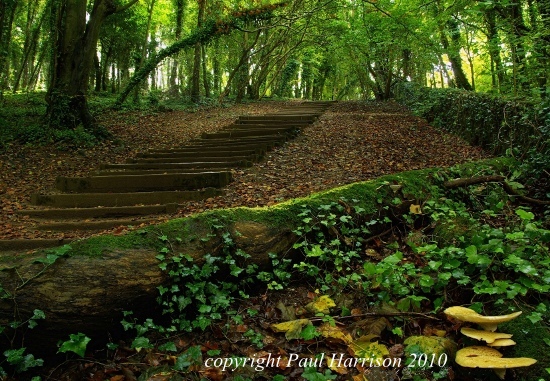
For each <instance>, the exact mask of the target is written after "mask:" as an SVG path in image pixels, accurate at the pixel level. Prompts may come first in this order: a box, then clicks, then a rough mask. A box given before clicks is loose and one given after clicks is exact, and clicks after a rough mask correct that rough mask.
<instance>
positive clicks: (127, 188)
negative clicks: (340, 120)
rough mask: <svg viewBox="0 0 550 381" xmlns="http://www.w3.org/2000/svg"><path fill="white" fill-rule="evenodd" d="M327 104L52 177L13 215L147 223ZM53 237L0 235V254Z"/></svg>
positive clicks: (246, 163) (212, 188)
mask: <svg viewBox="0 0 550 381" xmlns="http://www.w3.org/2000/svg"><path fill="white" fill-rule="evenodd" d="M331 103H332V102H306V103H300V104H296V105H292V106H289V107H287V108H284V109H282V110H280V111H279V112H277V113H271V114H265V115H249V116H241V117H239V118H238V119H237V120H236V121H235V122H234V123H233V124H231V125H229V126H227V127H225V128H224V129H222V130H220V131H218V132H216V133H208V134H203V135H202V136H201V137H200V138H199V139H195V140H192V141H190V142H187V144H186V145H184V146H182V147H178V148H174V149H166V150H150V151H148V152H143V153H140V154H138V155H137V156H136V157H135V158H131V159H128V160H126V163H124V164H102V165H101V166H100V168H99V169H98V170H97V171H95V172H93V173H90V174H89V175H88V176H86V177H59V178H58V179H57V180H56V183H55V187H56V190H57V192H56V193H52V194H33V195H32V197H31V203H32V204H33V205H35V208H34V209H27V210H22V211H20V212H19V213H20V214H21V215H25V216H28V218H29V219H32V220H35V221H37V226H36V229H38V230H42V231H74V230H89V231H100V230H104V229H109V228H113V227H116V226H121V225H122V226H131V225H139V224H142V223H148V222H152V221H155V220H156V219H157V217H155V215H166V214H173V213H175V212H176V211H177V210H178V208H181V207H184V206H185V203H186V202H188V201H197V200H202V199H206V198H210V197H214V196H219V195H222V194H223V190H222V188H223V187H224V186H226V185H227V184H229V183H230V182H231V180H232V174H231V170H232V169H235V168H243V167H250V166H252V165H253V164H254V163H256V162H259V161H261V160H262V159H263V158H264V156H265V155H266V153H267V152H268V151H270V150H272V149H273V148H274V147H276V146H280V145H282V144H284V143H285V142H286V141H287V140H289V139H292V138H294V137H295V136H296V135H297V134H298V133H299V132H300V129H301V128H302V127H304V126H307V125H309V124H311V123H313V122H314V121H315V120H316V119H317V118H318V117H319V116H320V115H321V114H322V113H323V112H324V111H325V110H326V109H327V108H328V107H329V106H330V104H331ZM64 243H66V242H61V241H59V240H48V239H42V240H6V241H2V240H0V251H2V250H17V249H33V248H37V247H47V246H56V245H59V244H64Z"/></svg>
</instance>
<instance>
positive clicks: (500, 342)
mask: <svg viewBox="0 0 550 381" xmlns="http://www.w3.org/2000/svg"><path fill="white" fill-rule="evenodd" d="M487 345H488V346H490V347H510V346H512V345H516V342H515V341H514V340H512V339H496V340H495V341H493V342H492V343H488V344H487Z"/></svg>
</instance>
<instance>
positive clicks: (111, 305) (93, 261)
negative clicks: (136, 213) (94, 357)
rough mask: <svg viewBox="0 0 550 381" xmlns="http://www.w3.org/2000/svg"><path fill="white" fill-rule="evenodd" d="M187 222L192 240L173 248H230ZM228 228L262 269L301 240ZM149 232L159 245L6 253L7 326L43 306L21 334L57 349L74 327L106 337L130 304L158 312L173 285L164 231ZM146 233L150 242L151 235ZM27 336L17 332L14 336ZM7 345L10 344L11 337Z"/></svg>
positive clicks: (253, 228)
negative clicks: (161, 290) (162, 263)
mask: <svg viewBox="0 0 550 381" xmlns="http://www.w3.org/2000/svg"><path fill="white" fill-rule="evenodd" d="M185 222H187V224H185ZM185 222H184V224H185V226H184V225H182V231H187V232H188V236H189V237H191V238H190V239H186V240H185V242H183V241H182V242H181V243H177V242H172V243H170V247H171V249H172V251H173V252H174V253H185V254H188V255H190V256H191V257H192V258H193V259H194V260H195V261H196V263H198V264H200V263H201V262H202V259H203V256H204V255H205V254H206V253H211V254H212V255H216V254H219V252H220V251H221V250H222V248H223V244H222V240H221V238H220V237H214V238H212V239H211V240H210V241H208V242H206V243H204V242H203V241H202V240H200V239H197V238H196V237H201V236H202V237H204V236H206V233H205V231H206V229H207V227H206V226H204V225H201V224H199V225H197V224H196V223H191V222H189V221H186V220H185ZM228 229H229V231H232V232H233V236H234V238H233V240H234V243H235V248H236V249H241V250H243V251H244V252H246V253H248V254H250V259H249V261H250V262H251V263H254V264H256V265H258V266H259V267H265V266H266V265H268V264H269V263H270V259H269V256H268V253H270V252H273V253H282V252H285V251H287V250H288V249H289V248H291V247H292V244H293V243H294V240H295V239H294V235H293V234H292V233H291V232H290V231H289V230H283V229H275V228H272V227H269V226H267V225H266V224H261V223H257V222H252V221H244V222H242V221H241V222H235V223H233V224H232V225H231V226H229V227H228ZM237 231H238V234H236V233H235V232H237ZM147 234H148V235H154V237H150V238H151V241H152V242H153V243H156V245H153V244H150V245H149V246H146V247H141V248H127V249H114V250H108V249H107V250H105V251H104V252H103V253H102V254H101V255H96V256H90V255H89V254H86V253H80V252H79V247H80V246H79V244H75V246H74V249H72V250H71V255H69V256H59V257H58V258H55V257H52V255H54V254H52V253H50V254H49V258H50V259H49V262H52V263H48V260H47V261H46V263H44V253H37V254H33V255H30V256H24V255H21V256H17V257H7V258H6V257H4V258H1V257H0V269H1V270H2V271H0V284H1V285H2V288H3V289H4V290H5V295H4V296H6V297H4V298H3V299H0V324H1V325H2V326H4V325H6V324H9V323H10V322H12V321H14V320H16V321H25V320H26V319H28V318H29V317H30V316H32V315H33V311H34V310H35V309H39V310H42V311H43V312H44V314H45V316H46V318H45V320H40V321H38V327H37V328H36V329H32V330H31V329H24V330H20V331H24V332H18V335H22V334H24V335H25V337H24V341H25V345H26V346H32V344H35V345H37V346H38V347H39V348H38V349H39V350H40V349H46V348H50V349H53V350H57V347H56V345H55V343H57V341H58V340H61V339H63V340H66V339H67V338H68V334H70V333H77V332H82V333H84V334H86V335H88V336H89V337H91V338H92V339H96V341H98V340H99V341H100V342H105V341H106V340H107V334H108V333H109V332H110V331H111V332H112V331H113V330H116V329H119V328H120V321H121V319H122V312H123V311H125V310H134V311H138V312H139V311H141V313H146V314H153V315H154V314H155V312H158V306H157V302H156V301H155V299H156V297H157V296H158V290H157V287H159V286H161V285H166V284H167V282H168V281H169V279H168V276H167V273H166V272H164V271H162V270H161V269H160V268H159V260H158V259H157V258H156V256H157V255H158V254H159V246H158V242H159V240H158V237H157V235H158V234H159V233H158V232H153V231H150V232H149V233H147ZM136 237H138V236H137V235H136ZM193 237H194V238H193ZM140 239H141V241H142V242H141V243H140V245H143V241H146V239H144V238H143V237H140ZM97 240H99V241H101V237H98V238H97ZM86 251H88V250H86ZM52 258H53V259H52ZM8 295H9V297H8ZM117 327H118V328H117ZM11 339H12V340H13V338H11ZM22 339H23V337H19V338H17V337H16V338H15V341H18V342H20V341H21V340H22ZM0 345H1V346H2V348H4V347H5V346H8V345H9V343H0ZM46 351H47V350H46Z"/></svg>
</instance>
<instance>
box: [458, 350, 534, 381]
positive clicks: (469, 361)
mask: <svg viewBox="0 0 550 381" xmlns="http://www.w3.org/2000/svg"><path fill="white" fill-rule="evenodd" d="M455 361H456V363H457V364H458V365H460V366H463V367H465V368H483V369H492V370H494V371H495V373H496V374H497V375H498V376H499V377H500V378H501V379H504V376H505V372H506V369H508V368H519V367H523V366H530V365H533V364H534V363H536V362H537V360H535V359H531V358H526V357H517V358H503V357H502V353H500V352H499V351H497V350H496V349H494V348H490V347H482V346H472V347H466V348H462V349H461V350H459V351H458V352H456V358H455Z"/></svg>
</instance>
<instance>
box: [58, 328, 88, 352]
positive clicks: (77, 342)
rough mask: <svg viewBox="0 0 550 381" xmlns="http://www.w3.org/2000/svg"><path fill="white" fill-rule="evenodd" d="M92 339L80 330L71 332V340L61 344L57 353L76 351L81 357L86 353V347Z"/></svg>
mask: <svg viewBox="0 0 550 381" xmlns="http://www.w3.org/2000/svg"><path fill="white" fill-rule="evenodd" d="M90 340H91V339H90V338H89V337H88V336H86V335H85V334H83V333H80V332H79V333H77V334H70V335H69V340H67V341H64V342H63V343H62V344H61V346H60V347H59V350H58V351H57V353H59V352H61V353H66V352H74V353H76V354H77V355H79V356H80V357H84V355H85V354H86V347H87V346H88V343H89V342H90Z"/></svg>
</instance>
